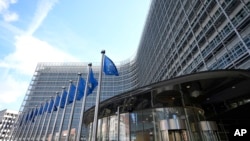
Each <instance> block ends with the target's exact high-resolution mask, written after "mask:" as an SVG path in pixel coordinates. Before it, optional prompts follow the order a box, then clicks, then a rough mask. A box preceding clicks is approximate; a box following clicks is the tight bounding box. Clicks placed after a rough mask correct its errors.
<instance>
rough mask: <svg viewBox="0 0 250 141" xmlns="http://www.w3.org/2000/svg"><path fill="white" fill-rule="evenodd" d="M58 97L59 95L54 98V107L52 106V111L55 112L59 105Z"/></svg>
mask: <svg viewBox="0 0 250 141" xmlns="http://www.w3.org/2000/svg"><path fill="white" fill-rule="evenodd" d="M60 99H61V98H60V96H59V95H57V96H56V100H55V105H54V109H53V110H54V111H57V107H58V106H59V104H60Z"/></svg>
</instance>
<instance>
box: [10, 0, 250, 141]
mask: <svg viewBox="0 0 250 141" xmlns="http://www.w3.org/2000/svg"><path fill="white" fill-rule="evenodd" d="M113 61H115V60H113ZM116 65H117V67H118V71H119V74H120V75H119V76H117V77H115V76H111V77H106V76H104V79H103V82H102V94H101V95H102V96H101V100H105V99H108V98H111V97H113V96H115V95H119V94H121V93H123V92H126V91H129V90H133V89H136V88H140V87H143V86H146V85H150V84H153V83H157V82H160V81H163V80H168V79H172V78H175V77H178V76H182V75H187V74H193V73H197V72H203V71H210V70H219V69H246V70H249V68H250V1H249V0H153V1H152V3H151V8H150V10H149V13H148V17H147V20H146V23H145V27H144V31H143V33H142V37H141V40H140V44H139V47H138V50H137V53H136V55H135V57H134V58H131V60H127V61H124V62H120V63H118V64H117V63H116ZM99 66H100V64H98V63H97V65H95V64H94V65H93V71H94V75H95V77H96V78H98V75H99V74H98V72H99ZM78 72H81V73H83V74H82V76H83V78H85V79H86V74H87V64H86V63H40V64H38V66H37V68H36V71H35V74H34V76H33V78H32V80H31V83H30V86H29V88H28V91H27V94H26V96H25V99H24V101H23V104H22V106H21V108H20V113H25V112H27V111H28V110H30V109H32V108H34V107H35V106H36V105H38V106H39V105H40V103H41V102H44V101H45V100H49V99H50V97H51V96H55V94H56V92H61V91H62V88H61V87H62V86H66V89H67V87H68V86H69V80H73V82H74V83H75V82H76V80H77V73H78ZM95 96H96V90H95V91H94V93H93V94H91V95H89V96H88V98H87V105H86V110H87V109H88V108H90V107H91V106H93V105H94V104H95ZM79 107H81V101H77V103H76V108H75V114H74V118H73V124H72V128H74V129H76V131H77V130H78V126H77V125H78V121H79V119H80V118H79V117H80V115H79V110H80V108H79ZM70 109H71V107H70V106H67V110H66V118H65V122H64V125H63V127H62V128H63V130H67V123H68V120H69V119H68V118H67V117H68V116H69V114H70ZM60 114H62V113H61V112H59V115H60ZM54 116H55V115H54V114H52V118H51V119H52V121H51V122H52V123H53V122H54V118H53V117H54ZM59 117H60V116H59ZM46 120H47V119H46ZM57 120H59V121H58V123H57V124H56V130H55V131H58V128H59V123H60V120H61V119H59V118H58V119H57ZM46 123H47V122H45V124H44V126H46ZM83 126H85V125H83ZM34 127H35V128H36V124H35V126H34ZM18 129H20V128H18V127H17V128H16V129H15V130H14V131H15V132H14V135H15V137H16V138H20V139H21V138H24V137H25V136H26V135H22V134H23V133H18V132H16V131H19V130H18ZM49 129H51V128H49ZM39 130H41V128H40V126H39V128H38V132H40V131H39ZM44 130H45V129H44ZM30 132H31V131H30ZM48 133H50V131H48ZM85 133H87V131H86V130H84V131H83V133H82V135H83V136H86V134H85ZM41 134H42V136H43V137H45V136H44V134H45V131H42V132H41ZM28 135H29V134H27V136H26V139H30V138H32V137H33V135H32V136H31V137H29V136H28ZM48 136H49V134H48V135H46V138H47V137H48Z"/></svg>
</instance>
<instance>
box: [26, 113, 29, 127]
mask: <svg viewBox="0 0 250 141" xmlns="http://www.w3.org/2000/svg"><path fill="white" fill-rule="evenodd" d="M28 120H29V112H28V113H27V114H26V118H25V124H26V123H27V122H28Z"/></svg>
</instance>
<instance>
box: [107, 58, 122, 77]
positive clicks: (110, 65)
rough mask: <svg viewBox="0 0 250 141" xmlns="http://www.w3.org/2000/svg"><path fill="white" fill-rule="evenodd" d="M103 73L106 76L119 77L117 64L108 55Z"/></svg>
mask: <svg viewBox="0 0 250 141" xmlns="http://www.w3.org/2000/svg"><path fill="white" fill-rule="evenodd" d="M103 72H104V73H105V74H106V75H116V76H118V75H119V74H118V71H117V68H116V66H115V64H114V63H113V61H112V60H111V59H109V58H108V57H107V56H106V55H104V64H103Z"/></svg>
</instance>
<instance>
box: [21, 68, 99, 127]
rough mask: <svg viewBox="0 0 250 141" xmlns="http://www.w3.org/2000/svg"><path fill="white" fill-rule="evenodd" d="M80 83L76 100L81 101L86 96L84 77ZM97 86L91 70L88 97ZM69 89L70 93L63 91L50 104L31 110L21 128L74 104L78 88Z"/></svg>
mask: <svg viewBox="0 0 250 141" xmlns="http://www.w3.org/2000/svg"><path fill="white" fill-rule="evenodd" d="M78 83H79V84H78V88H77V91H78V92H77V95H76V100H79V101H80V100H81V99H82V97H83V95H84V89H85V85H86V82H85V80H84V79H83V78H82V77H80V80H79V82H78ZM97 85H98V82H97V80H96V79H95V78H94V73H93V71H92V69H91V70H90V79H89V85H88V93H87V95H89V94H91V93H92V92H93V90H94V89H95V87H96V86H97ZM69 89H70V90H69V93H67V91H66V90H63V92H62V94H61V96H60V95H57V96H56V97H55V98H51V100H50V101H49V102H48V101H46V102H45V104H41V106H40V108H38V107H36V108H33V109H31V111H28V112H27V113H26V114H24V115H23V116H22V119H21V121H20V125H19V126H21V125H22V124H26V123H27V122H29V121H32V122H34V119H35V117H36V116H37V115H42V114H44V113H45V112H47V113H51V112H52V111H57V110H58V107H60V108H64V107H65V104H66V103H67V104H71V103H73V101H74V96H75V91H76V86H75V85H74V84H72V83H71V84H70V87H69ZM67 96H68V101H66V98H67ZM60 100H61V101H60ZM24 117H25V120H24Z"/></svg>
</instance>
